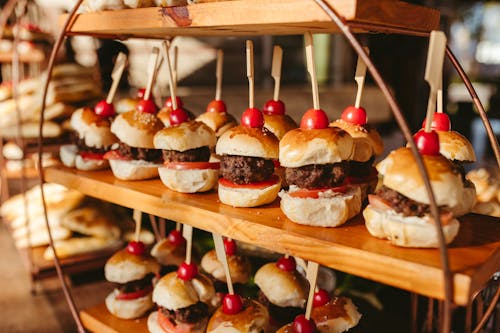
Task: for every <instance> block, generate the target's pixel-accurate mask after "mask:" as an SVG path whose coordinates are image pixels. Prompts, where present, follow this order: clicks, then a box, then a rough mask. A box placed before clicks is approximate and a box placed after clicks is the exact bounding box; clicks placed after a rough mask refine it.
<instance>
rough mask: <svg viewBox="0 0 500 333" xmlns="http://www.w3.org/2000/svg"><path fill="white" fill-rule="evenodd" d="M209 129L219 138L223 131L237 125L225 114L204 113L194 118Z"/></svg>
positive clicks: (230, 116)
mask: <svg viewBox="0 0 500 333" xmlns="http://www.w3.org/2000/svg"><path fill="white" fill-rule="evenodd" d="M196 121H201V122H203V123H205V124H206V125H207V126H208V127H210V128H211V129H212V130H213V131H214V132H215V135H216V136H217V137H220V136H221V135H222V134H223V133H224V132H225V131H227V130H228V129H230V128H231V127H234V126H236V125H237V123H236V120H235V119H234V117H233V116H232V115H230V114H229V113H227V112H205V113H202V114H201V115H199V116H198V118H196Z"/></svg>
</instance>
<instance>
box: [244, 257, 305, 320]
mask: <svg viewBox="0 0 500 333" xmlns="http://www.w3.org/2000/svg"><path fill="white" fill-rule="evenodd" d="M254 280H255V284H257V286H258V287H259V288H260V291H259V293H258V299H259V301H260V302H261V303H262V304H264V305H265V306H266V307H267V308H268V310H269V315H270V316H271V321H272V322H273V323H275V324H277V325H276V326H277V327H280V326H281V325H283V324H285V323H289V322H290V321H292V320H293V318H295V316H297V315H298V314H300V313H302V312H304V308H305V305H306V301H307V296H308V293H309V283H308V282H307V279H306V278H305V277H304V276H302V275H301V274H300V273H299V272H298V271H297V269H296V264H295V259H294V258H293V257H288V258H286V257H282V258H280V259H279V260H278V261H277V262H272V263H267V264H265V265H264V266H262V267H261V268H260V269H259V270H258V271H257V273H255V278H254Z"/></svg>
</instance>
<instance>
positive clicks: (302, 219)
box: [280, 186, 361, 227]
mask: <svg viewBox="0 0 500 333" xmlns="http://www.w3.org/2000/svg"><path fill="white" fill-rule="evenodd" d="M280 197H281V210H282V211H283V213H284V214H285V215H286V216H287V217H288V218H289V219H290V220H292V221H293V222H295V223H299V224H305V225H312V226H316V227H337V226H339V225H342V224H344V223H345V222H346V221H347V220H348V219H350V218H351V217H353V216H355V215H356V214H358V213H359V212H360V210H361V189H360V187H359V186H353V187H351V188H350V189H349V190H348V191H347V192H346V193H344V194H337V195H335V196H330V197H328V196H327V197H320V198H317V199H314V198H293V197H291V196H290V194H289V192H285V191H282V192H280Z"/></svg>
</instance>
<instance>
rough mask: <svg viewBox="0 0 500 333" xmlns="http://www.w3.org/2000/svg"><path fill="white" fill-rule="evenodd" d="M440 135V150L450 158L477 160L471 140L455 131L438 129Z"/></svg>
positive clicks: (464, 160)
mask: <svg viewBox="0 0 500 333" xmlns="http://www.w3.org/2000/svg"><path fill="white" fill-rule="evenodd" d="M436 132H437V134H438V136H439V152H440V153H441V154H442V155H443V156H444V157H446V158H447V159H449V160H452V161H453V160H456V161H463V162H475V161H476V154H475V153H474V148H473V147H472V144H471V143H470V141H469V140H467V138H466V137H464V136H463V135H462V134H460V133H458V132H455V131H436Z"/></svg>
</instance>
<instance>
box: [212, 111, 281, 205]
mask: <svg viewBox="0 0 500 333" xmlns="http://www.w3.org/2000/svg"><path fill="white" fill-rule="evenodd" d="M241 123H242V124H241V125H239V126H236V127H233V128H231V129H229V130H227V131H226V132H225V133H224V134H223V135H222V136H221V137H220V138H219V140H218V141H217V146H216V148H215V152H216V154H217V155H219V156H220V158H221V163H220V172H221V174H222V178H221V179H220V180H219V199H220V201H221V202H222V203H225V204H226V205H231V206H234V207H256V206H261V205H264V204H268V203H270V202H272V201H274V200H275V199H276V197H277V195H278V192H279V190H280V186H281V180H280V178H279V177H278V176H276V175H274V165H275V163H276V160H277V158H278V149H279V148H278V147H279V141H278V138H276V136H275V135H274V134H272V133H271V132H270V131H269V130H267V129H266V128H265V127H263V126H264V118H263V116H262V113H261V112H260V111H259V110H258V109H255V108H250V109H247V110H246V111H245V112H244V113H243V115H242V117H241Z"/></svg>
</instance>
